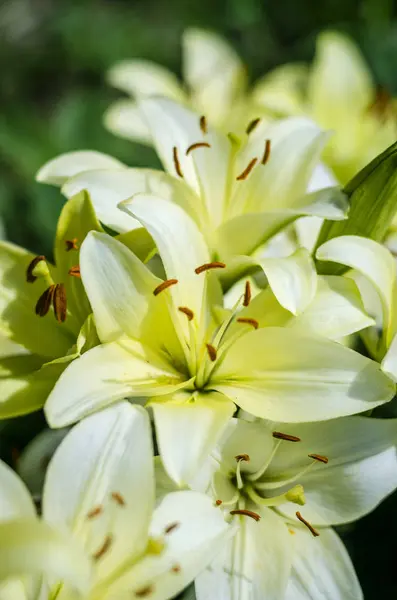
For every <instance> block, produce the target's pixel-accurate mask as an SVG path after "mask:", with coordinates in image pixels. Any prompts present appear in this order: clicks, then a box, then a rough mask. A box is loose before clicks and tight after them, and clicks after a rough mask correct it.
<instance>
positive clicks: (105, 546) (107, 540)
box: [92, 534, 113, 560]
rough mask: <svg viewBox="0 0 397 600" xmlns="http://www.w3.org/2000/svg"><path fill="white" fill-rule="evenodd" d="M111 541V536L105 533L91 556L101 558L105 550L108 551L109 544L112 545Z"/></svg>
mask: <svg viewBox="0 0 397 600" xmlns="http://www.w3.org/2000/svg"><path fill="white" fill-rule="evenodd" d="M112 542H113V537H112V536H111V535H110V534H109V535H107V536H106V537H105V540H104V542H103V544H102V546H101V547H100V548H99V549H98V550H97V551H96V552H95V553H94V554H93V555H92V558H93V559H94V560H99V559H100V558H102V556H103V555H104V554H106V552H108V550H109V548H110V546H111V545H112Z"/></svg>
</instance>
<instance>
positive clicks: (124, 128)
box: [105, 29, 265, 144]
mask: <svg viewBox="0 0 397 600" xmlns="http://www.w3.org/2000/svg"><path fill="white" fill-rule="evenodd" d="M182 59H183V64H182V69H183V78H184V85H183V84H182V83H181V82H179V81H178V79H177V77H176V76H175V75H174V74H173V73H172V72H170V71H168V69H166V68H164V67H162V66H161V65H158V64H156V63H153V62H151V61H148V60H141V59H132V60H123V61H121V62H119V63H117V64H115V65H114V66H113V67H112V68H111V69H110V70H109V72H108V75H107V79H108V81H109V83H110V85H112V86H114V87H116V88H118V89H120V90H122V91H123V92H126V93H127V94H128V95H130V96H132V99H128V98H125V99H122V100H119V101H116V102H115V103H114V104H113V105H112V106H110V108H109V109H108V111H107V113H106V115H105V124H106V126H107V127H108V129H110V131H112V132H113V133H115V134H116V135H120V136H122V137H125V138H127V139H130V140H133V141H137V142H141V143H144V144H151V143H152V137H151V132H150V130H149V129H148V127H147V124H146V122H145V119H144V118H143V116H142V113H141V112H140V109H139V103H138V102H137V101H139V100H140V99H142V98H145V97H148V96H154V95H161V96H165V97H167V98H171V99H172V100H176V101H178V102H181V103H183V104H185V105H187V106H189V107H191V108H193V109H194V110H197V111H198V112H199V113H200V114H201V113H203V114H205V115H206V116H207V118H208V121H209V123H210V124H211V125H213V126H215V127H217V128H219V129H221V130H223V131H224V132H225V133H228V132H229V131H231V130H233V131H235V132H236V133H242V132H243V131H244V129H245V127H246V126H247V120H248V121H249V120H250V119H252V118H255V117H258V116H260V115H261V113H264V112H265V111H264V110H263V109H262V110H261V108H260V106H255V105H254V103H253V101H252V99H251V98H250V95H249V93H248V90H247V73H246V68H245V66H244V64H243V62H242V61H241V60H240V58H239V57H238V55H237V54H236V52H235V51H234V50H233V48H232V47H231V46H230V45H229V44H228V43H227V41H226V40H225V39H224V38H222V37H221V36H218V35H216V34H214V33H212V32H209V31H204V30H200V29H187V30H186V31H185V32H184V35H183V38H182Z"/></svg>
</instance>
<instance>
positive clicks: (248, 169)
mask: <svg viewBox="0 0 397 600" xmlns="http://www.w3.org/2000/svg"><path fill="white" fill-rule="evenodd" d="M257 162H258V159H257V158H253V159H252V160H251V161H250V162H249V163H248V165H247V166H246V167H245V169H244V171H242V172H241V173H240V175H237V177H236V179H237V181H243V179H247V177H248V175H249V174H250V173H251V171H252V169H253V168H254V167H255V165H256V163H257Z"/></svg>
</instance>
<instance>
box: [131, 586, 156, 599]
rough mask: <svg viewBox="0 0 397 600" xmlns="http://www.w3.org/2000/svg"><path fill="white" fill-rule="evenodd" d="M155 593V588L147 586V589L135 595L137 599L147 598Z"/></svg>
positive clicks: (138, 591) (137, 591)
mask: <svg viewBox="0 0 397 600" xmlns="http://www.w3.org/2000/svg"><path fill="white" fill-rule="evenodd" d="M153 592H154V586H153V585H147V586H146V587H143V588H141V589H140V590H136V591H135V592H134V593H135V596H136V597H137V598H144V597H145V596H148V595H149V594H152V593H153Z"/></svg>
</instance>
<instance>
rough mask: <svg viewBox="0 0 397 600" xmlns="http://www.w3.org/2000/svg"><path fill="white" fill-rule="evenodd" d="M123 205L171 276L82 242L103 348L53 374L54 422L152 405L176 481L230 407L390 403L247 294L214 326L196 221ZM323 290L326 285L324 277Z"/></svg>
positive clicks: (375, 376) (369, 370)
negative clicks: (130, 401) (127, 402)
mask: <svg viewBox="0 0 397 600" xmlns="http://www.w3.org/2000/svg"><path fill="white" fill-rule="evenodd" d="M124 209H125V210H126V211H127V212H128V213H129V214H130V215H132V216H133V217H134V218H136V219H139V221H140V222H141V223H142V225H144V226H145V227H146V228H147V230H148V232H149V233H150V234H151V236H152V237H153V239H154V242H155V244H156V246H157V248H158V250H159V253H160V256H161V258H162V261H163V264H164V268H165V272H166V277H167V279H166V280H165V281H162V280H161V279H158V278H157V277H155V276H154V275H153V274H152V273H151V272H150V271H149V269H148V268H147V267H146V266H145V265H144V264H142V262H141V261H139V260H138V259H137V258H136V256H135V255H134V254H133V253H132V252H131V251H129V250H128V249H127V248H126V247H125V246H124V245H123V244H121V243H120V242H118V241H117V240H115V239H112V238H110V237H109V236H107V235H105V234H101V233H90V234H89V235H88V237H87V238H86V241H85V242H84V244H83V246H82V250H81V255H80V268H81V275H82V280H83V283H84V286H85V289H86V293H87V295H88V298H89V300H90V303H91V306H92V309H93V313H94V317H95V323H96V327H97V331H98V335H99V338H100V341H101V344H100V345H99V346H97V347H96V348H94V349H92V350H89V351H88V352H86V353H85V354H83V355H82V356H81V357H80V358H79V359H77V360H75V361H73V363H71V364H70V365H69V366H68V368H67V369H66V370H65V371H64V373H63V374H62V375H61V377H60V379H59V380H58V382H57V384H56V385H55V388H54V389H53V391H52V392H51V394H50V396H49V399H48V401H47V403H46V406H45V412H46V415H47V419H48V421H49V423H50V425H51V426H53V427H60V426H63V425H66V424H68V423H72V422H74V421H77V420H79V419H81V418H83V417H84V416H86V415H87V414H89V413H92V412H94V411H96V410H98V409H101V408H103V407H104V406H107V405H109V404H111V403H112V402H115V401H116V400H118V399H120V398H125V397H131V398H134V397H142V396H143V397H146V398H149V399H151V401H150V404H151V406H152V408H153V411H154V418H155V424H156V431H157V440H158V443H159V448H160V452H161V454H162V457H163V460H164V464H165V466H166V468H167V470H168V472H169V474H170V475H171V477H173V478H174V479H175V481H177V482H178V483H183V482H186V481H188V480H189V478H191V477H192V475H193V474H194V472H195V471H196V470H197V468H198V467H199V466H200V465H201V464H202V462H203V461H204V460H205V458H206V456H207V455H208V452H209V451H210V449H211V448H212V447H213V445H214V444H215V443H216V441H217V439H218V438H219V436H220V435H221V433H222V431H223V429H224V428H225V427H226V425H227V423H228V421H229V419H230V417H231V416H232V414H233V413H234V411H235V410H236V405H237V406H240V407H242V408H243V409H245V410H247V411H248V412H250V413H252V414H254V415H256V416H260V417H266V418H270V419H272V420H287V419H288V420H289V421H316V420H322V419H327V418H332V417H336V416H341V415H347V414H352V413H358V412H362V411H365V410H367V409H370V408H371V407H374V406H377V405H378V404H381V403H383V402H386V401H388V400H389V399H390V398H391V397H392V395H393V393H394V384H393V383H392V382H391V381H390V379H389V378H388V377H386V376H385V375H384V374H382V373H381V371H380V370H379V366H378V365H377V364H376V363H374V362H372V361H371V360H369V359H367V358H365V357H363V356H361V355H359V354H358V353H356V352H353V351H352V350H349V349H347V348H345V347H343V346H341V345H340V344H337V343H336V342H333V341H330V340H328V339H326V338H325V337H320V336H319V335H318V334H317V335H316V334H310V333H307V332H303V331H302V329H307V327H305V325H304V322H303V327H299V324H298V323H296V324H295V326H296V328H294V327H293V326H291V325H290V326H289V327H283V326H280V324H281V325H284V324H285V321H283V314H284V315H285V313H286V314H287V315H288V316H289V317H290V315H291V313H290V312H288V311H286V310H284V313H283V309H281V315H280V313H279V312H278V310H277V309H276V310H273V312H272V311H270V312H269V310H268V306H269V304H268V303H266V302H265V301H264V298H263V297H261V296H258V298H259V300H258V301H256V300H257V299H255V301H256V302H255V301H254V302H253V303H252V307H251V305H250V298H249V296H250V294H249V290H248V289H247V290H246V293H245V294H244V297H243V298H241V299H240V300H239V303H238V304H240V306H241V305H242V304H244V305H245V308H244V310H243V311H241V312H238V306H236V307H235V310H234V311H233V312H232V314H231V315H230V314H227V315H226V317H225V318H224V319H222V320H221V322H220V324H219V325H216V323H214V321H213V319H212V317H211V313H212V312H213V311H214V309H215V308H216V307H217V305H219V304H220V301H221V297H219V295H218V293H217V289H218V288H217V286H216V280H212V278H211V277H210V275H211V273H212V271H213V270H217V269H221V268H222V263H219V262H214V261H211V258H210V256H209V253H208V249H207V245H206V243H205V240H204V237H203V235H202V234H201V233H200V232H199V230H198V229H197V226H196V225H195V223H194V221H193V220H192V219H191V218H190V217H189V216H188V215H187V214H186V213H185V212H184V211H183V210H182V209H181V208H180V207H178V206H177V205H176V204H174V203H171V202H169V201H167V200H159V199H158V198H155V197H150V196H146V197H144V198H140V197H137V198H136V199H134V200H133V201H132V202H129V203H127V204H126V205H124ZM277 268H278V269H280V265H278V267H277ZM273 275H274V273H273ZM327 284H329V285H330V286H331V288H332V279H330V280H328V282H327V281H326V282H325V285H326V287H327ZM281 287H282V289H284V288H283V286H281ZM265 293H266V292H264V294H265ZM269 293H270V292H269ZM333 293H335V296H334V297H337V296H338V291H337V289H335V290H333V291H332V290H329V292H326V293H325V296H323V299H324V298H328V299H330V297H331V296H332V294H333ZM353 296H354V293H353ZM304 297H306V294H304ZM271 302H272V300H271ZM326 303H327V301H326ZM276 304H277V303H276ZM313 305H314V306H313ZM278 306H279V305H278ZM328 306H330V305H329V304H328ZM331 306H332V305H331ZM279 307H280V306H279ZM251 308H252V312H251ZM310 308H312V309H313V315H314V317H313V319H314V318H315V316H316V315H317V317H318V318H319V316H320V315H321V300H320V301H319V304H318V305H317V308H318V309H319V310H317V311H316V298H314V299H313V303H310V304H309V306H308V309H307V310H308V311H310ZM352 308H353V307H352ZM357 310H358V312H361V311H360V309H359V307H358V306H357ZM304 314H305V313H302V315H303V317H299V316H297V320H299V318H303V319H304ZM331 314H332V309H331ZM362 317H363V318H364V319H367V317H366V316H365V314H362ZM307 320H308V321H309V322H310V318H308V319H307ZM320 320H321V317H320ZM339 320H340V316H338V315H337V316H336V321H339ZM366 322H367V323H368V320H367V321H366ZM363 326H365V325H363ZM331 329H332V326H331Z"/></svg>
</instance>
